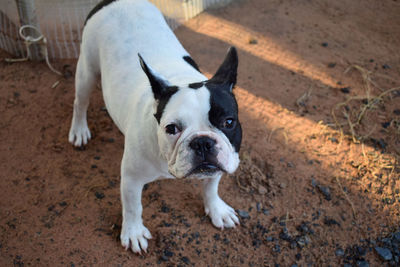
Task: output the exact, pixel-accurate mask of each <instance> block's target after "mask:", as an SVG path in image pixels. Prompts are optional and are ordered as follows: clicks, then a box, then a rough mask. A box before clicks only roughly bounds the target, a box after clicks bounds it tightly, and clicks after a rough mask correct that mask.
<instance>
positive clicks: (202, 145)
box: [189, 136, 216, 159]
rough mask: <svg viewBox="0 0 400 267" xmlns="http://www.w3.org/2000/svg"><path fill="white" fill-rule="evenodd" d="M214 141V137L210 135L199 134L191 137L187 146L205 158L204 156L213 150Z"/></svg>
mask: <svg viewBox="0 0 400 267" xmlns="http://www.w3.org/2000/svg"><path fill="white" fill-rule="evenodd" d="M215 143H216V141H215V140H214V139H211V138H210V137H207V136H200V137H197V138H195V139H193V140H192V141H191V142H190V144H189V146H190V148H191V149H193V150H194V151H195V153H196V155H198V156H201V157H203V159H205V156H206V155H207V154H209V153H210V152H211V151H212V150H213V148H214V146H215Z"/></svg>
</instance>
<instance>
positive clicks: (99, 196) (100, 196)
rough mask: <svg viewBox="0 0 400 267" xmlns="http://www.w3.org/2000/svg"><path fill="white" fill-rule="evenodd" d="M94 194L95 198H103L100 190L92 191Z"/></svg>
mask: <svg viewBox="0 0 400 267" xmlns="http://www.w3.org/2000/svg"><path fill="white" fill-rule="evenodd" d="M94 195H95V196H96V198H97V199H103V198H104V194H103V193H102V192H96V193H94Z"/></svg>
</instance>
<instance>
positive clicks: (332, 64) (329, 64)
mask: <svg viewBox="0 0 400 267" xmlns="http://www.w3.org/2000/svg"><path fill="white" fill-rule="evenodd" d="M334 67H336V63H335V62H331V63H328V68H334Z"/></svg>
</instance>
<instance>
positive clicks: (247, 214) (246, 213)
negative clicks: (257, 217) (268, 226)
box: [237, 210, 250, 219]
mask: <svg viewBox="0 0 400 267" xmlns="http://www.w3.org/2000/svg"><path fill="white" fill-rule="evenodd" d="M237 213H238V215H239V216H240V217H241V218H243V219H248V218H250V215H249V213H248V212H247V211H244V210H237Z"/></svg>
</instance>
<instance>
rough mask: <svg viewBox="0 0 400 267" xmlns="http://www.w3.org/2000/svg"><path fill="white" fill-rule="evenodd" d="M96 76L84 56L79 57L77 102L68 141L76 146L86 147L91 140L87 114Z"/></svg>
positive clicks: (76, 77)
mask: <svg viewBox="0 0 400 267" xmlns="http://www.w3.org/2000/svg"><path fill="white" fill-rule="evenodd" d="M95 82H96V74H95V72H94V70H93V68H91V66H90V63H89V62H88V60H87V58H85V57H84V55H83V54H81V56H80V57H79V60H78V65H77V67H76V75H75V101H74V112H73V115H72V123H71V129H70V130H69V137H68V140H69V142H70V143H71V144H73V145H74V146H82V145H86V144H87V142H88V141H89V140H90V138H91V134H90V130H89V127H88V125H87V119H86V113H87V109H88V106H89V97H90V93H91V92H92V90H93V87H94V84H95Z"/></svg>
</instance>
